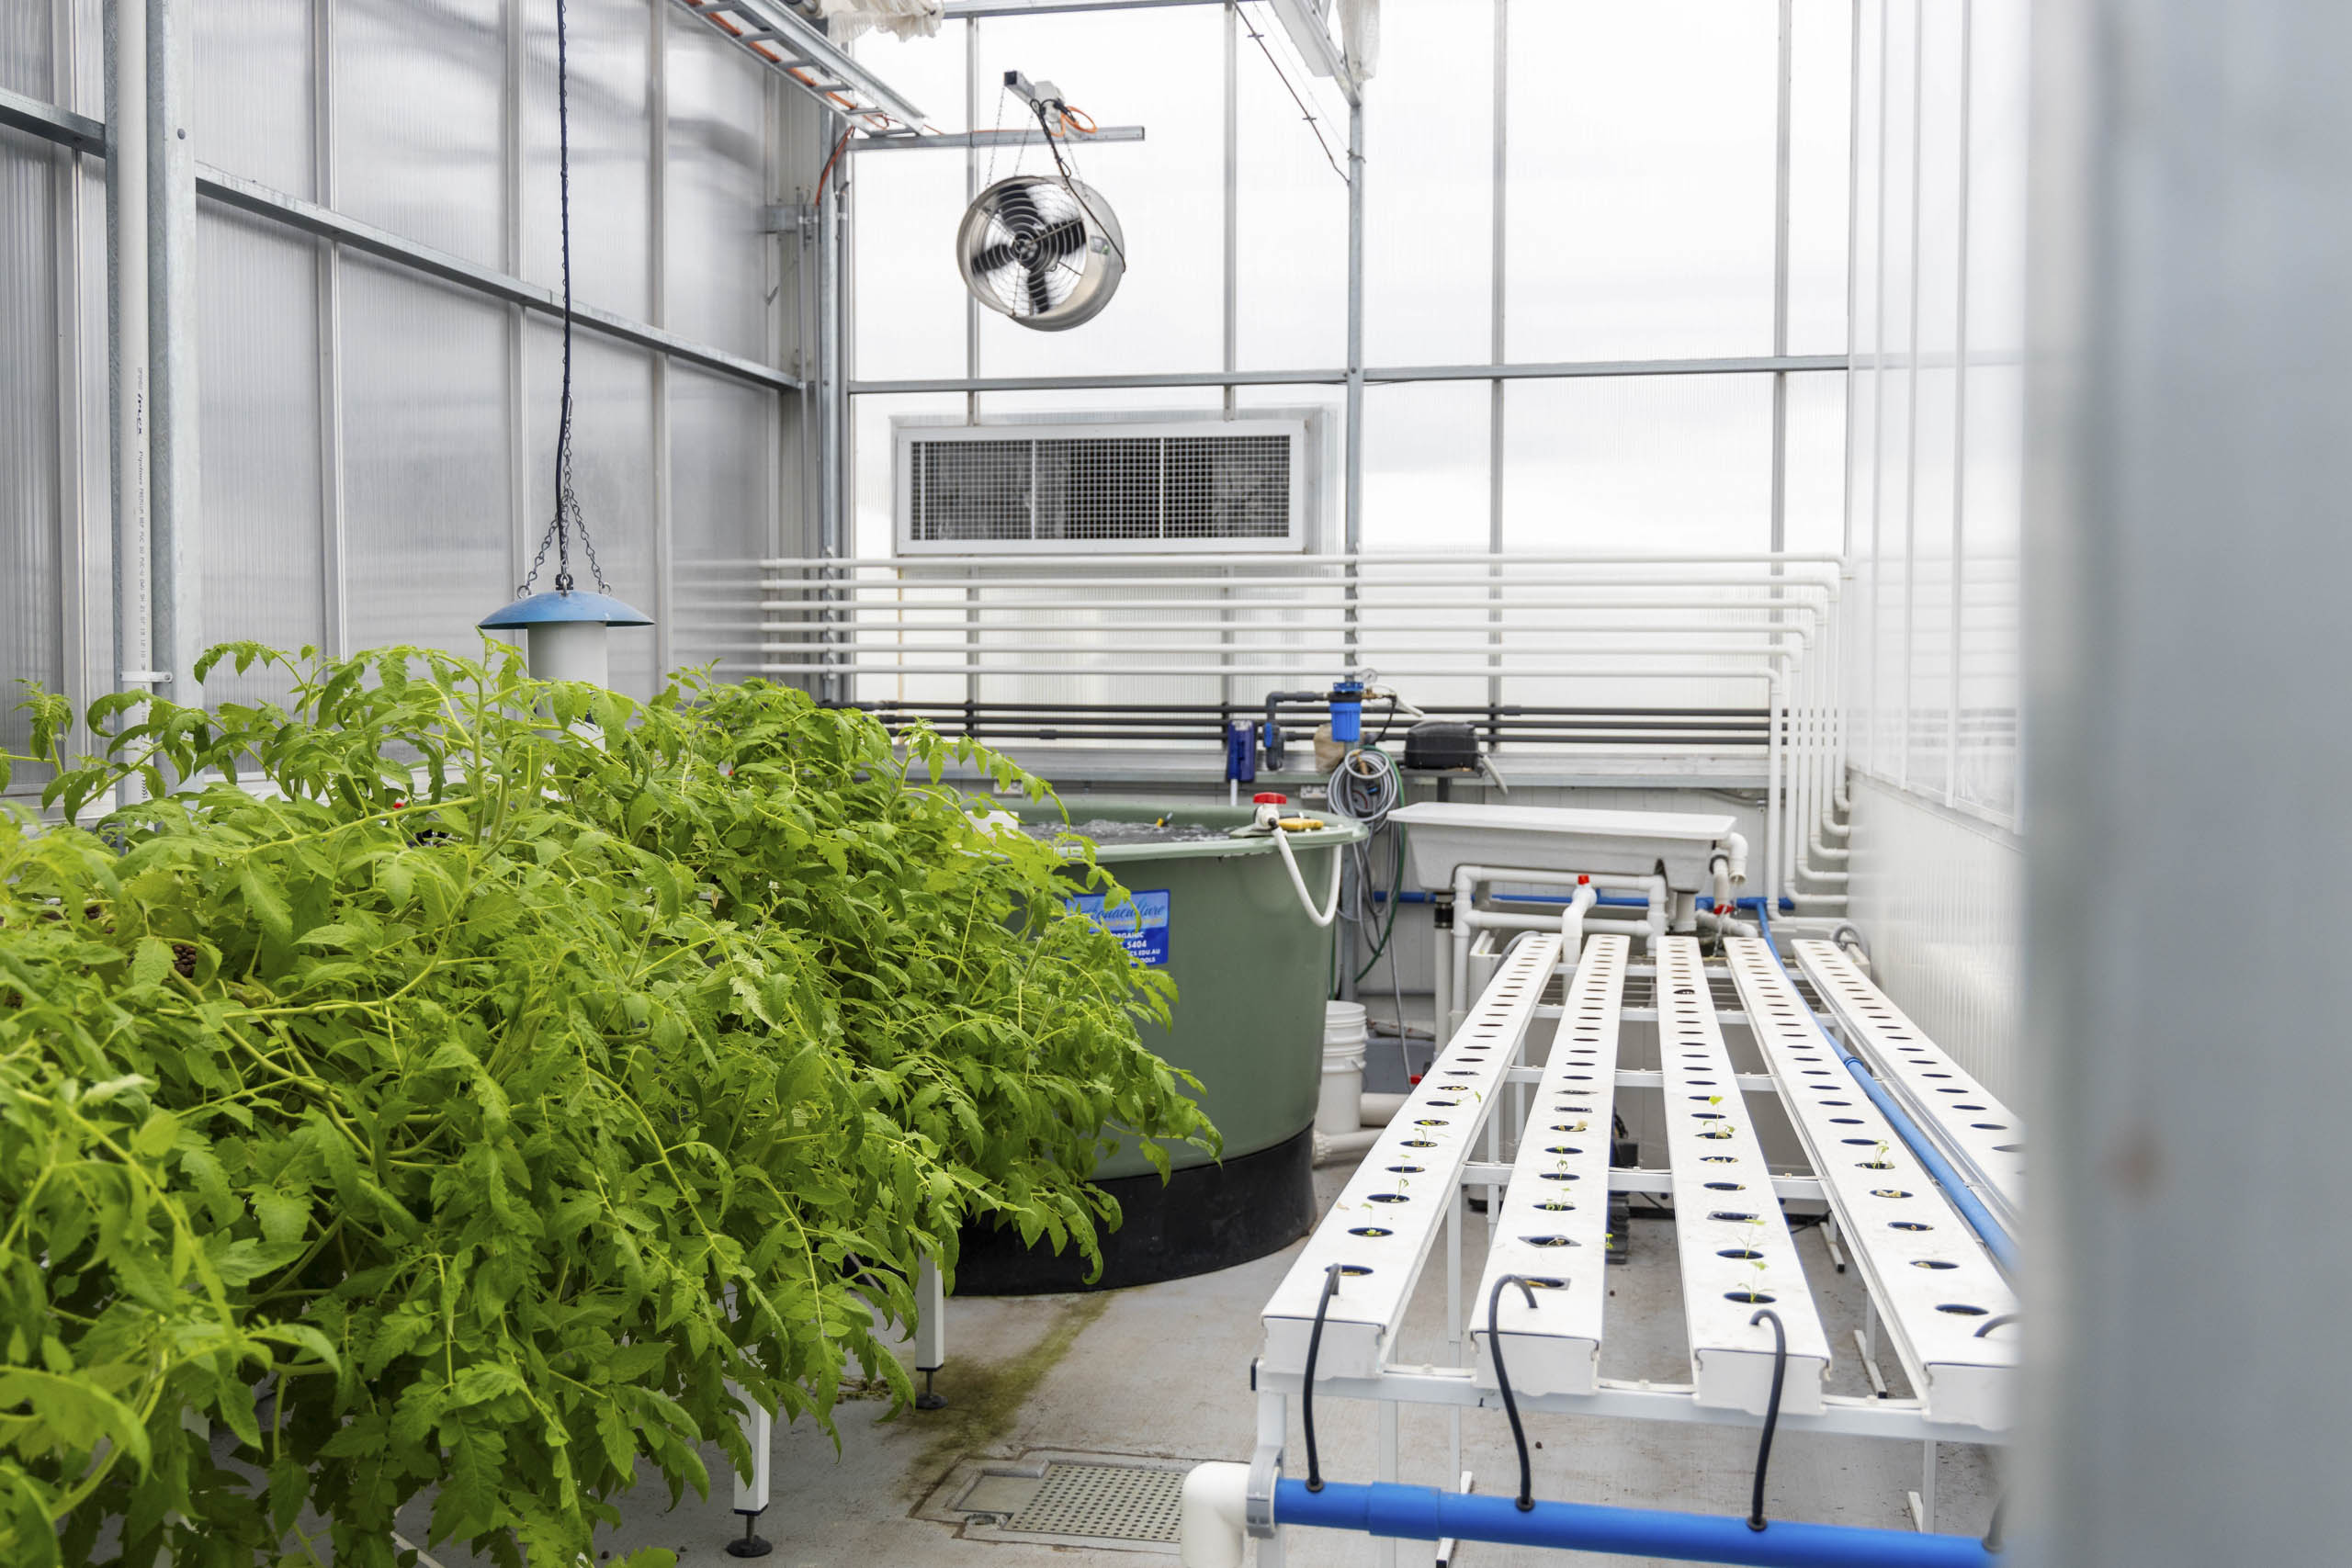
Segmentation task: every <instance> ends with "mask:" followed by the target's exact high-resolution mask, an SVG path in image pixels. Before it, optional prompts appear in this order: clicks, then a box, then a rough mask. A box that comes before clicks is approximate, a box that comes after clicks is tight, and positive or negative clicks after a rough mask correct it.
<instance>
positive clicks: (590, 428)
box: [0, 0, 823, 794]
mask: <svg viewBox="0 0 2352 1568" xmlns="http://www.w3.org/2000/svg"><path fill="white" fill-rule="evenodd" d="M180 14H181V15H182V16H184V17H186V18H187V22H188V24H189V25H191V26H192V27H193V28H194V32H195V37H194V39H193V64H192V69H193V76H194V81H193V85H192V104H193V112H192V114H191V115H190V120H191V124H190V127H189V132H190V141H192V143H193V147H194V152H195V157H196V159H197V160H198V164H199V167H200V169H201V171H202V172H203V174H204V175H207V176H209V175H212V174H213V173H215V172H216V171H217V172H218V173H219V174H220V175H224V176H231V177H234V178H237V179H241V180H243V181H246V182H252V183H254V184H257V185H258V186H263V187H266V190H267V191H268V192H274V193H277V195H279V196H282V197H286V198H289V199H290V200H291V201H292V202H293V203H296V204H308V205H310V206H313V207H316V208H319V209H324V210H325V211H326V212H327V213H329V214H332V215H339V216H341V217H344V218H347V219H350V220H356V222H358V223H362V224H367V225H370V226H373V227H375V228H378V229H380V230H383V231H388V232H389V233H390V235H392V236H394V237H395V238H396V239H397V240H399V241H401V242H405V243H407V244H408V245H410V246H413V247H415V248H417V249H418V250H420V251H422V252H424V253H429V255H428V256H427V257H426V261H427V263H428V264H429V263H430V262H431V261H433V260H435V259H437V258H444V257H446V258H455V259H456V260H457V261H458V262H459V263H461V264H469V265H470V266H471V267H472V268H474V269H478V270H479V271H480V272H481V273H483V274H487V275H489V276H491V278H492V280H493V281H496V280H508V279H512V280H520V281H521V283H523V284H524V285H526V286H528V288H530V289H531V290H533V291H535V292H536V293H537V295H538V296H539V297H540V298H541V299H542V300H544V299H546V298H547V297H548V294H549V292H550V291H553V290H558V289H560V285H561V281H562V276H561V271H562V257H561V254H560V246H559V244H558V241H557V232H558V231H557V221H556V220H557V204H558V200H559V195H558V186H557V180H556V177H555V175H556V161H555V152H556V148H555V113H554V110H555V32H554V12H553V8H552V7H551V6H525V5H521V4H508V3H503V0H430V3H426V4H416V3H412V0H316V3H313V0H293V3H288V0H207V3H205V4H202V5H196V6H185V7H182V8H181V13H180ZM103 28H104V21H103V18H102V14H101V7H100V5H99V4H98V0H56V3H54V4H52V3H51V0H22V3H14V4H11V5H9V6H7V7H6V12H5V15H0V90H5V91H8V92H12V93H16V94H20V95H23V96H25V97H27V98H29V99H33V100H37V101H39V102H40V104H43V105H48V106H53V107H56V108H60V109H63V110H67V111H70V112H71V113H72V114H74V115H77V116H82V117H86V118H89V119H92V120H97V119H102V118H103V117H104V115H105V110H106V103H105V100H106V87H105V73H104V30H103ZM571 63H572V77H571V127H572V136H573V154H574V156H573V169H572V180H571V197H572V208H573V220H574V228H575V232H574V236H573V244H572V258H571V259H572V265H573V269H574V282H575V285H576V288H577V295H578V299H579V301H580V303H581V304H582V306H583V307H587V308H592V309H594V310H602V311H605V312H608V313H609V314H610V315H612V316H614V317H616V318H620V319H622V320H624V321H628V322H631V323H637V324H639V325H642V326H646V327H651V328H655V329H658V330H659V331H661V332H662V333H666V334H669V335H670V336H672V337H673V338H674V339H675V340H676V341H677V342H678V343H679V344H681V345H683V347H684V349H685V350H686V352H683V353H678V354H673V353H667V352H663V351H662V350H661V349H658V348H648V347H646V346H643V345H641V344H637V343H632V342H628V341H625V340H622V339H620V338H617V337H616V336H615V335H614V334H611V333H601V332H599V331H598V330H596V329H595V328H594V327H593V326H587V327H583V328H582V330H581V332H580V336H579V351H578V364H577V367H576V372H575V378H576V382H577V393H578V395H577V403H578V406H579V408H580V410H581V413H580V450H579V457H578V458H577V461H576V471H577V479H576V482H577V485H578V489H579V491H580V493H581V497H582V502H583V504H584V505H585V506H586V507H587V508H588V510H589V512H590V513H591V514H592V515H594V516H596V517H599V518H610V519H611V520H612V522H611V525H609V526H607V527H605V529H604V530H603V531H602V532H601V533H600V535H599V536H598V542H599V546H600V552H601V559H602V564H603V568H604V570H605V573H606V574H607V575H608V576H609V577H610V578H611V579H613V580H614V581H616V582H625V583H627V584H628V592H630V593H632V594H634V595H636V596H638V597H639V598H640V599H642V600H643V601H645V602H646V603H647V604H648V605H649V607H650V608H652V609H653V610H654V611H655V612H656V613H655V622H656V626H655V629H654V631H653V633H652V634H651V635H650V636H647V637H639V638H636V639H634V640H628V639H624V640H623V641H621V642H620V643H618V644H616V654H615V665H614V671H615V678H616V684H617V685H619V686H620V687H621V688H623V689H625V690H628V691H630V692H633V693H636V694H640V695H650V694H651V692H652V691H653V689H654V687H655V685H656V684H657V673H658V672H659V671H665V670H667V669H670V668H673V667H676V666H678V665H683V664H694V663H700V662H705V661H707V660H709V659H711V658H713V657H716V656H717V653H718V649H716V648H714V647H711V646H709V637H710V636H711V634H710V633H709V632H708V631H707V629H706V628H704V627H703V626H700V625H698V624H697V623H695V621H694V620H693V619H691V618H688V617H681V616H677V615H671V614H668V613H666V612H667V609H668V603H669V600H670V597H671V594H672V592H673V583H674V581H675V580H676V578H677V575H678V573H679V571H680V570H682V569H689V570H690V569H691V568H692V566H693V565H694V563H695V562H698V561H703V560H710V559H741V558H747V557H757V556H760V555H763V554H767V553H772V552H775V551H776V550H779V549H787V548H789V549H796V550H797V548H798V547H800V543H801V540H800V534H801V531H802V529H803V528H804V527H805V525H806V521H805V520H806V519H807V517H808V515H809V512H810V510H811V502H810V501H809V494H808V492H809V488H810V486H811V485H812V483H813V477H812V475H813V469H812V464H811V461H810V457H809V445H808V437H807V435H806V434H805V433H804V431H803V429H802V427H801V404H800V400H799V398H798V396H797V391H796V390H795V389H796V387H797V380H798V372H797V368H796V367H797V365H798V364H799V362H800V360H801V359H802V358H803V357H804V356H805V355H807V354H808V353H809V342H808V340H809V336H810V330H811V329H810V319H811V316H812V314H813V311H814V310H815V304H814V299H813V294H812V293H811V289H810V284H811V279H810V277H809V276H804V274H807V273H809V267H808V265H807V258H806V256H805V255H804V254H802V247H801V246H800V245H799V244H798V243H797V241H796V239H795V237H794V236H793V235H792V234H790V233H786V234H783V235H777V234H774V233H770V232H766V231H764V227H765V219H766V214H767V211H768V209H770V208H771V207H773V206H775V205H776V204H779V203H783V202H787V201H789V200H791V199H793V197H794V195H795V193H796V192H797V193H798V194H799V196H800V197H801V198H803V199H805V197H806V194H807V192H808V190H809V188H810V187H812V186H814V184H815V180H816V173H817V169H818V167H819V165H820V164H821V163H822V160H823V146H822V139H821V136H820V128H819V126H818V119H819V111H818V110H817V109H816V107H815V106H814V105H813V104H811V103H810V102H809V99H808V98H807V97H806V96H804V95H801V94H799V93H797V92H792V91H788V90H787V89H786V88H785V87H784V86H782V85H780V84H778V83H777V82H776V81H775V79H774V73H771V72H767V71H764V70H763V69H762V68H761V67H760V66H759V65H758V64H757V63H756V62H753V61H752V60H751V59H749V58H747V57H745V56H744V55H743V54H742V53H741V51H737V50H734V49H732V48H730V47H729V46H728V45H727V44H726V42H725V41H724V40H723V39H719V38H718V37H717V36H716V35H715V34H713V33H712V32H711V30H710V29H709V28H707V27H705V26H703V25H701V24H699V23H697V22H695V21H694V20H693V19H692V18H690V17H686V16H685V15H684V14H683V13H682V12H680V11H679V9H678V8H677V7H676V6H670V5H657V4H650V3H648V0H579V3H577V4H575V5H573V6H571ZM207 188H209V187H207ZM106 242H107V199H106V189H105V160H104V158H103V157H100V156H96V155H93V154H90V153H86V152H77V151H74V150H72V149H69V148H64V147H60V146H58V145H55V144H53V143H52V142H51V141H44V140H42V139H39V138H36V137H34V136H32V135H28V134H27V133H25V132H24V131H22V130H15V129H8V128H5V127H0V276H5V278H6V290H5V294H0V442H5V444H6V445H5V448H0V449H5V452H6V463H5V467H6V471H7V472H8V473H9V474H10V476H11V480H12V482H11V483H10V484H9V485H8V486H7V487H6V495H5V497H4V498H0V538H5V540H6V543H5V544H0V549H5V550H6V551H8V552H9V555H8V558H7V559H6V567H5V570H0V579H5V581H6V588H5V589H0V592H5V593H6V595H7V596H8V597H7V602H6V611H5V613H4V614H0V621H5V623H6V633H5V653H0V679H6V680H7V681H9V682H14V681H17V680H34V681H39V682H42V683H43V684H45V685H48V686H50V687H51V688H52V689H55V690H60V691H63V692H65V693H67V694H71V695H73V696H74V697H75V698H76V700H77V703H86V701H87V700H88V699H89V698H91V697H94V696H96V695H98V694H101V693H103V692H106V691H108V690H111V689H113V684H114V682H113V681H112V679H111V677H110V676H109V675H108V673H107V665H108V664H109V662H110V661H111V660H112V657H113V654H112V639H113V635H114V628H113V625H112V619H111V609H110V606H111V604H112V590H111V587H110V581H111V576H112V571H113V562H112V543H111V542H112V538H113V531H112V528H111V525H110V523H109V511H108V496H109V481H108V478H107V475H108V429H109V425H108V421H107V243H106ZM192 272H193V275H194V279H195V320H194V323H193V331H194V339H195V344H194V346H195V349H196V355H197V359H198V364H199V365H200V367H201V368H200V371H199V373H198V381H199V402H200V408H199V420H198V424H199V432H198V434H199V443H198V444H199V448H200V455H199V456H198V464H199V468H200V473H201V502H200V507H199V509H198V510H199V511H200V513H201V515H202V518H203V525H202V527H201V529H200V538H199V541H198V545H197V547H196V558H197V563H198V570H197V572H196V573H195V576H196V578H197V579H198V581H197V583H195V584H194V585H193V586H195V587H196V588H197V590H198V602H199V603H200V605H201V609H200V612H199V618H200V622H201V626H202V634H201V635H202V637H204V638H205V639H206V640H210V641H218V640H226V639H229V638H251V639H255V640H259V641H262V642H265V643H267V644H269V645H271V646H275V647H278V648H284V649H298V648H300V647H303V646H305V645H310V646H315V647H318V648H320V649H324V650H326V651H328V652H331V653H335V652H349V651H353V650H356V649H364V648H370V647H378V646H382V645H385V644H388V643H393V642H409V643H420V644H425V645H430V646H438V647H446V648H449V649H457V650H459V651H475V650H478V649H479V648H480V642H479V639H478V637H477V636H476V634H475V632H474V630H473V626H474V623H475V622H476V621H478V620H480V619H481V617H482V616H483V615H486V614H488V613H489V612H490V611H491V610H492V609H494V608H496V607H497V606H498V605H500V604H503V603H505V602H506V600H507V599H509V598H511V597H512V596H513V594H514V591H515V585H516V584H518V583H520V582H521V581H523V580H524V578H525V576H526V574H527V573H528V572H529V570H530V568H531V565H532V554H533V552H534V550H535V549H536V547H537V544H538V542H539V538H540V535H541V533H542V531H543V529H544V526H545V520H546V517H547V515H548V512H549V510H550V508H551V506H552V493H551V484H552V478H551V474H552V468H551V464H550V463H549V461H548V460H547V459H546V458H545V457H543V456H542V455H543V454H546V453H548V451H550V450H551V445H552V441H553V435H554V421H555V414H556V397H555V394H556V391H557V389H558V383H559V380H560V375H559V366H560V356H559V347H560V326H559V322H558V320H557V318H556V316H555V315H554V314H553V313H552V312H551V311H550V310H548V309H547V308H545V306H544V305H543V304H542V305H540V306H536V307H531V308H526V307H525V306H523V305H521V304H516V303H514V302H511V301H510V300H509V299H503V298H501V297H499V295H498V294H497V293H494V292H492V289H491V288H486V287H481V286H473V285H468V284H463V283H458V282H452V281H450V280H448V279H447V277H445V276H439V275H437V274H436V273H435V271H432V270H428V266H427V265H418V264H417V263H415V262H413V261H401V260H390V259H387V258H385V257H383V256H381V255H377V254H366V253H364V252H362V251H360V250H358V249H356V247H353V246H350V245H345V244H341V243H335V242H334V241H332V240H330V239H327V238H324V237H322V236H321V235H320V234H319V233H317V232H316V231H315V226H310V227H306V226H305V225H304V224H303V223H302V222H299V221H293V220H287V219H286V218H284V217H282V216H268V217H265V216H257V215H255V214H254V212H253V211H252V210H250V204H249V205H248V206H246V207H234V208H232V207H231V206H229V205H228V204H226V203H225V202H223V201H221V200H220V199H219V198H218V197H215V196H212V195H209V194H207V195H200V196H199V199H198V209H197V226H196V233H195V243H194V255H193V258H192ZM714 360H718V361H723V362H727V364H728V366H729V367H726V368H721V367H716V366H714V364H713V361H714ZM19 481H21V482H19ZM10 689H12V690H13V689H14V687H13V685H12V686H11V688H10ZM260 690H261V688H259V687H257V686H255V685H254V684H253V683H251V682H237V681H235V680H233V679H224V680H223V681H220V682H215V684H214V687H213V688H212V689H211V690H210V691H209V692H208V695H209V696H211V697H214V698H216V699H220V698H227V699H230V700H234V699H236V698H237V697H239V696H241V695H246V696H250V695H254V694H257V693H258V692H259V691H260ZM0 735H5V736H6V738H7V739H8V740H9V741H10V742H11V743H20V742H21V741H22V739H23V737H24V729H23V719H22V716H20V715H17V714H8V715H5V716H0ZM40 783H41V776H40V771H39V770H33V769H28V770H24V771H21V772H20V773H18V776H17V779H16V781H15V783H14V784H13V785H12V786H11V788H12V789H13V790H14V791H16V792H18V793H23V792H27V791H30V792H32V793H36V794H37V793H38V791H39V789H40Z"/></svg>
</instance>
